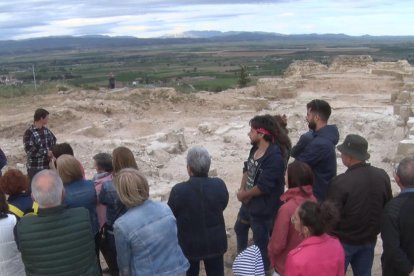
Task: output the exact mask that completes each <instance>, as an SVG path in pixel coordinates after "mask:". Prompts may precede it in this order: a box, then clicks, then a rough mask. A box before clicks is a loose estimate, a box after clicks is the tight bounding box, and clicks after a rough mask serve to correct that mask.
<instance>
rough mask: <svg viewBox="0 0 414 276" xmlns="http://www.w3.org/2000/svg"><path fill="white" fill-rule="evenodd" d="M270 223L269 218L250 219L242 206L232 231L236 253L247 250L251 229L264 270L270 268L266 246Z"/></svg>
mask: <svg viewBox="0 0 414 276" xmlns="http://www.w3.org/2000/svg"><path fill="white" fill-rule="evenodd" d="M271 223H272V219H271V218H256V217H251V216H250V215H249V213H248V210H247V208H246V207H245V206H244V205H242V206H241V207H240V210H239V214H238V216H237V221H236V224H235V225H234V231H235V232H236V236H237V253H240V252H241V251H243V250H244V249H246V248H247V241H248V237H249V228H251V229H252V232H253V240H254V244H255V245H256V246H257V247H259V249H260V253H261V254H262V259H263V266H264V268H265V270H268V269H269V268H270V261H269V257H268V253H267V244H268V243H269V236H270V227H271Z"/></svg>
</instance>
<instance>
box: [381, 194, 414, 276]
mask: <svg viewBox="0 0 414 276" xmlns="http://www.w3.org/2000/svg"><path fill="white" fill-rule="evenodd" d="M413 213H414V192H408V193H402V194H400V195H399V196H397V197H396V198H394V199H393V200H391V201H390V202H389V203H388V204H387V205H386V206H385V209H384V214H383V219H382V224H381V238H382V246H383V248H384V251H383V254H382V257H381V260H382V271H383V276H407V275H408V274H409V273H410V272H411V271H412V270H413V268H414V220H413Z"/></svg>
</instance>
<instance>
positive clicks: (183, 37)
mask: <svg viewBox="0 0 414 276" xmlns="http://www.w3.org/2000/svg"><path fill="white" fill-rule="evenodd" d="M263 41H269V42H275V44H277V43H280V44H290V43H291V44H299V43H300V44H308V43H328V44H329V43H335V44H337V43H340V42H344V43H352V42H355V43H360V44H364V43H365V44H369V43H390V42H413V43H414V36H369V35H364V36H349V35H345V34H300V35H284V34H279V33H267V32H234V31H232V32H220V31H189V32H184V33H180V34H176V35H173V36H164V37H159V38H136V37H128V36H127V37H125V36H123V37H109V36H101V35H89V36H81V37H73V36H54V37H42V38H33V39H25V40H5V41H0V55H10V54H21V53H32V52H43V51H51V50H88V49H95V50H97V49H105V48H123V47H140V46H150V45H174V44H175V45H179V44H191V43H214V42H219V43H230V42H263Z"/></svg>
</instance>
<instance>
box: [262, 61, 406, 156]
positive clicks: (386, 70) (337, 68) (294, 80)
mask: <svg viewBox="0 0 414 276" xmlns="http://www.w3.org/2000/svg"><path fill="white" fill-rule="evenodd" d="M352 72H359V73H366V74H373V75H378V76H388V77H393V78H394V79H396V80H399V81H401V83H402V86H401V88H400V91H399V92H397V93H393V94H392V95H391V102H392V103H393V107H394V115H397V116H398V123H397V125H398V126H401V127H404V128H405V136H406V137H405V139H404V140H402V141H400V143H399V145H398V148H397V153H396V155H395V158H394V161H396V162H398V161H400V160H401V159H402V158H404V157H406V156H409V155H414V107H413V103H414V67H413V66H411V65H410V64H409V63H408V62H407V61H406V60H399V61H396V62H375V61H374V60H373V59H372V57H371V56H369V55H358V56H351V55H340V56H337V57H336V58H335V59H334V60H333V62H332V64H331V65H330V66H326V65H324V64H322V63H319V62H316V61H314V60H298V61H295V62H293V63H291V64H290V65H289V67H288V68H287V69H286V71H285V74H284V76H283V77H282V78H263V79H259V80H258V82H257V85H256V96H261V97H264V98H268V99H273V100H274V99H283V98H294V97H296V95H297V93H296V90H297V89H298V88H300V87H302V86H303V83H304V81H305V80H306V79H307V78H312V77H313V76H316V75H323V74H340V73H352Z"/></svg>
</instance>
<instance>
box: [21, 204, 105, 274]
mask: <svg viewBox="0 0 414 276" xmlns="http://www.w3.org/2000/svg"><path fill="white" fill-rule="evenodd" d="M16 242H17V245H18V248H19V250H20V252H21V254H22V259H23V263H24V266H25V270H26V275H27V276H31V275H33V276H35V275H36V276H40V275H42V276H45V275H53V276H66V275H67V276H74V275H76V276H77V275H88V276H89V275H90V276H95V275H100V270H99V267H98V262H97V257H96V253H95V241H94V237H93V234H92V227H91V225H90V220H89V214H88V210H87V209H85V208H71V209H65V206H63V205H60V206H57V207H53V208H47V209H42V208H39V213H38V215H37V216H36V215H29V216H25V217H22V219H21V220H20V221H19V222H18V224H17V226H16Z"/></svg>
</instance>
